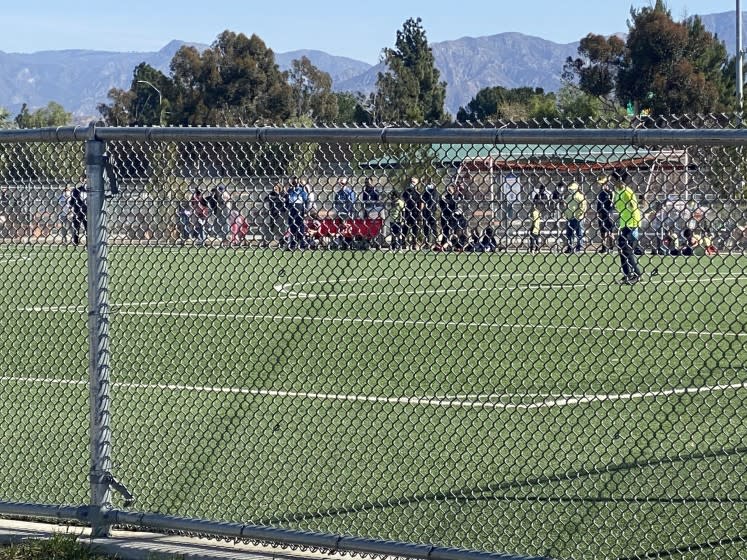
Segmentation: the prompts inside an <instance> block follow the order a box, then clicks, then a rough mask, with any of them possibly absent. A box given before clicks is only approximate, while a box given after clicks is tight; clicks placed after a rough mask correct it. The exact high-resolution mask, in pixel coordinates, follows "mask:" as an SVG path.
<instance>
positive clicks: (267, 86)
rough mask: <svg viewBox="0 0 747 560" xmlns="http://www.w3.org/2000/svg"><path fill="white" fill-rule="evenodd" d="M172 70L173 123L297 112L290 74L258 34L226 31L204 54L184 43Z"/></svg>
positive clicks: (278, 117) (241, 120)
mask: <svg viewBox="0 0 747 560" xmlns="http://www.w3.org/2000/svg"><path fill="white" fill-rule="evenodd" d="M171 72H172V78H173V80H174V86H175V100H174V118H172V119H171V121H172V122H173V124H193V125H206V124H207V125H235V124H251V123H254V122H256V121H258V120H272V121H283V120H285V119H287V118H288V117H290V116H291V115H292V114H293V98H292V92H291V87H290V85H289V84H288V83H287V81H286V76H285V75H284V74H283V73H282V72H281V71H280V69H279V68H278V65H277V64H276V62H275V54H274V53H273V52H272V50H271V49H269V48H268V47H267V46H266V45H265V43H264V41H262V39H260V38H259V37H258V36H257V35H252V36H251V37H247V36H246V35H244V34H243V33H239V34H236V33H233V32H231V31H224V32H223V33H221V34H220V35H219V36H218V38H217V39H216V41H215V42H214V43H213V45H212V46H211V47H210V48H209V49H206V50H205V51H204V52H203V53H202V54H200V53H199V52H198V51H197V49H195V48H194V47H182V48H181V49H179V51H178V52H177V53H176V55H174V58H173V59H172V61H171Z"/></svg>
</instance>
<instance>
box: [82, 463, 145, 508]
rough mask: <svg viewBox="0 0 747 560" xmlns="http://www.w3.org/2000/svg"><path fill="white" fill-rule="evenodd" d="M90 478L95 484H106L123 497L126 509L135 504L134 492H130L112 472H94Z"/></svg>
mask: <svg viewBox="0 0 747 560" xmlns="http://www.w3.org/2000/svg"><path fill="white" fill-rule="evenodd" d="M89 478H90V480H91V482H92V483H93V484H106V485H107V486H108V487H109V488H111V489H112V490H114V491H115V492H117V493H118V494H119V495H120V496H122V498H124V506H125V507H131V506H132V505H133V504H134V503H135V496H134V495H133V494H132V492H130V491H129V490H128V489H127V487H126V486H125V485H124V484H123V483H122V482H120V481H119V480H117V478H116V477H115V476H114V475H113V474H112V473H111V472H109V471H106V472H103V473H102V472H92V473H91V475H90V477H89Z"/></svg>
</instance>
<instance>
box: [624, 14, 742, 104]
mask: <svg viewBox="0 0 747 560" xmlns="http://www.w3.org/2000/svg"><path fill="white" fill-rule="evenodd" d="M631 18H632V23H631V25H630V33H629V35H628V40H627V42H626V51H627V52H626V56H625V58H624V59H623V61H622V63H621V65H620V70H619V74H618V80H617V88H616V90H617V96H618V99H620V100H621V101H623V102H627V101H632V102H633V103H634V104H636V105H637V106H638V107H639V108H641V109H646V110H648V111H650V112H651V113H652V114H655V115H664V114H686V113H707V112H714V111H723V110H728V109H730V108H733V105H732V102H731V101H730V100H729V97H730V96H728V95H727V92H728V90H729V80H728V78H727V76H726V75H725V73H724V69H725V68H726V67H727V66H728V63H729V60H728V57H727V53H726V47H725V46H724V44H723V43H722V42H720V41H719V40H718V38H717V37H714V36H713V35H712V34H711V33H709V32H708V31H706V30H705V28H704V27H703V24H702V22H701V21H700V19H699V18H698V17H695V18H693V19H692V20H689V21H686V22H683V23H677V22H675V21H673V20H672V16H671V13H670V12H669V10H668V9H667V7H666V4H665V3H664V1H663V0H657V2H656V4H655V5H654V6H652V7H645V8H641V9H640V10H635V9H633V10H631Z"/></svg>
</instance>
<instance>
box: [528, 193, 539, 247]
mask: <svg viewBox="0 0 747 560" xmlns="http://www.w3.org/2000/svg"><path fill="white" fill-rule="evenodd" d="M541 204H542V203H541V201H539V200H535V201H534V202H533V203H532V212H531V214H530V218H531V221H532V227H531V229H530V230H529V251H530V252H531V253H538V252H539V250H540V246H541V245H542V237H541V235H542V214H541V212H540V205H541Z"/></svg>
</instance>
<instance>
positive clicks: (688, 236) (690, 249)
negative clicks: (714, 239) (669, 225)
mask: <svg viewBox="0 0 747 560" xmlns="http://www.w3.org/2000/svg"><path fill="white" fill-rule="evenodd" d="M682 237H684V238H685V246H684V247H682V251H680V254H681V255H684V256H687V257H689V256H692V255H694V254H695V251H696V249H697V248H698V247H699V246H700V236H699V235H697V234H696V233H695V232H694V231H693V230H692V229H690V228H685V229H684V230H683V231H682Z"/></svg>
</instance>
